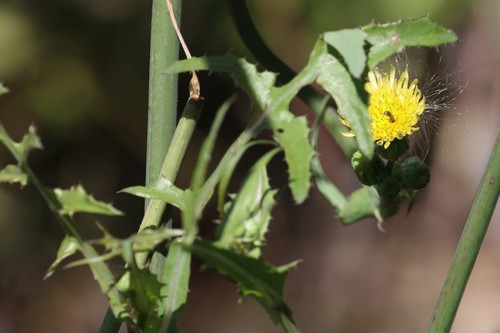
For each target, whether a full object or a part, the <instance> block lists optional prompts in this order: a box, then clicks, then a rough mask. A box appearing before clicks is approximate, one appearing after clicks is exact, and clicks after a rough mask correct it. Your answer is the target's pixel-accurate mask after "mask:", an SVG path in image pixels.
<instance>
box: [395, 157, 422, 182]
mask: <svg viewBox="0 0 500 333" xmlns="http://www.w3.org/2000/svg"><path fill="white" fill-rule="evenodd" d="M392 175H393V176H394V177H395V178H397V179H399V180H400V181H401V184H403V186H404V187H406V188H407V189H410V190H419V189H422V188H424V187H425V186H426V185H427V184H428V183H429V180H430V178H431V173H430V171H429V168H428V167H427V165H425V163H424V162H423V161H422V160H421V159H420V158H418V157H417V156H412V157H409V158H408V159H406V160H404V161H403V163H401V164H400V165H396V166H395V167H394V168H393V169H392Z"/></svg>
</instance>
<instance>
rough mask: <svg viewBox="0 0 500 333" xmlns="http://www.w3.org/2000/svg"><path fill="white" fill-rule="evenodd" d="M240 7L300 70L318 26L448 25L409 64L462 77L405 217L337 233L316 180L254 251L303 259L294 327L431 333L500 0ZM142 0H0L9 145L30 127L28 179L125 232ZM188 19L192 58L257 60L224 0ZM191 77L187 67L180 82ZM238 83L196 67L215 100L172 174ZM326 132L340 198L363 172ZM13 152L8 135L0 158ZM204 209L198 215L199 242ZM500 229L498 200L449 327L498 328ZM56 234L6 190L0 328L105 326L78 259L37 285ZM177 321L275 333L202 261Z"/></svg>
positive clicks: (186, 14)
mask: <svg viewBox="0 0 500 333" xmlns="http://www.w3.org/2000/svg"><path fill="white" fill-rule="evenodd" d="M250 5H251V8H252V11H253V13H254V17H255V20H256V22H257V23H258V25H259V28H260V30H261V32H262V33H263V35H264V37H265V39H266V41H267V42H268V43H269V44H270V45H271V48H272V49H273V50H274V51H275V52H276V53H277V54H278V55H279V56H280V57H282V59H283V60H284V61H285V62H287V63H288V64H290V65H291V66H292V67H293V68H295V69H297V70H299V69H300V68H301V67H302V66H303V65H304V64H305V62H306V60H307V56H308V52H309V51H310V49H311V47H312V45H313V43H314V41H315V40H316V38H317V36H318V34H319V33H321V32H323V31H328V30H336V29H340V28H347V27H356V26H359V25H363V24H367V23H369V22H370V21H371V20H374V21H376V22H384V21H389V20H395V19H399V18H414V17H419V16H422V15H426V14H430V16H431V17H432V18H433V19H434V20H436V21H438V22H440V23H441V24H443V25H445V26H446V27H448V28H451V29H454V30H455V31H456V32H457V33H458V35H459V38H460V41H459V43H457V44H456V45H455V46H451V47H447V48H445V49H443V50H441V51H440V52H438V53H435V52H434V53H432V52H429V51H425V50H424V51H419V52H418V54H420V55H421V56H420V57H421V58H420V59H418V61H419V62H423V63H425V62H427V61H435V59H436V57H437V58H442V60H441V61H440V66H442V68H444V72H445V75H448V74H450V75H451V76H449V77H450V78H451V80H452V81H455V82H456V83H457V85H459V86H462V87H465V89H464V91H463V92H462V93H461V94H460V95H458V97H457V98H456V100H455V102H454V105H453V107H452V108H450V109H448V110H446V111H445V112H444V114H443V121H442V123H441V128H440V130H439V132H438V134H437V138H436V140H435V141H434V146H433V150H432V156H431V166H432V179H431V183H430V185H429V186H428V187H427V188H426V189H425V190H424V191H422V193H421V194H420V195H419V197H418V201H417V202H416V204H415V207H414V208H413V210H412V211H411V213H410V214H409V216H406V214H405V212H402V213H400V214H399V215H398V216H397V217H395V218H393V219H391V220H390V221H388V223H387V224H386V229H387V232H386V233H381V232H380V231H378V229H377V227H376V224H375V222H374V221H371V220H368V221H364V222H360V223H357V224H355V225H352V226H349V227H343V226H342V225H341V224H340V222H339V221H337V220H336V219H335V214H334V211H333V210H332V209H331V208H330V207H329V206H328V204H327V203H326V202H325V201H324V199H323V198H322V197H321V196H319V195H318V194H317V192H316V191H315V190H313V192H312V195H311V197H310V199H309V200H308V201H307V202H306V203H305V204H304V205H302V206H295V205H294V204H293V203H292V201H291V200H290V197H289V195H288V194H285V195H284V196H283V197H282V198H281V200H280V205H279V206H278V207H277V208H276V209H275V212H274V215H275V217H274V220H273V223H272V224H271V231H270V233H269V236H268V246H267V247H266V249H265V251H264V256H265V258H266V259H268V260H269V261H271V262H272V263H274V264H277V265H278V264H284V263H287V262H289V261H291V260H295V259H298V258H302V259H303V262H302V263H301V264H300V266H299V268H298V269H297V270H295V271H293V272H291V274H290V276H289V279H288V281H287V284H286V289H285V299H286V300H287V301H288V303H289V305H290V306H291V308H292V309H293V311H294V314H295V318H296V320H297V322H298V324H299V326H300V327H301V328H302V330H303V332H305V333H310V332H311V333H323V332H343V333H350V332H353V333H354V332H374V333H382V332H384V333H387V332H388V333H393V332H397V333H399V332H408V333H413V332H415V333H418V332H424V331H425V327H426V326H427V322H428V320H429V318H430V316H431V313H432V310H433V307H434V304H435V301H436V299H437V296H438V294H439V290H440V288H441V284H442V282H443V280H444V277H445V275H446V272H447V270H448V266H449V262H450V260H451V258H452V255H453V251H454V247H455V245H456V243H457V240H458V238H459V236H460V232H461V229H462V226H463V224H464V221H465V218H466V216H467V212H468V209H469V207H470V204H471V201H472V198H473V195H474V192H475V190H476V187H477V185H478V182H479V179H480V177H481V175H482V172H483V170H484V168H485V165H486V163H487V159H488V156H489V153H490V151H491V148H492V146H493V143H494V140H495V137H496V135H497V133H498V131H499V129H500V111H499V110H500V99H499V98H500V97H499V96H500V84H499V80H498V77H499V74H500V70H499V60H500V57H499V52H500V40H499V39H498V35H499V33H500V25H499V23H498V22H500V3H499V2H497V1H495V0H485V1H473V0H459V1H453V0H420V1H411V0H403V1H401V0H374V1H368V0H364V1H363V0H356V1H341V0H317V1H307V0H293V1H291V0H275V1H264V0H258V1H253V2H251V4H250ZM150 7H151V3H150V2H149V1H139V0H10V1H9V0H3V1H1V2H0V80H1V81H3V82H4V84H5V85H6V86H8V87H9V88H10V90H11V93H10V94H8V95H6V96H2V97H1V98H0V120H1V121H2V123H3V124H4V125H5V127H6V128H7V129H8V131H9V132H10V133H11V135H12V136H14V137H15V138H16V139H19V138H20V137H21V136H22V134H23V133H24V132H25V131H26V129H27V127H28V126H29V124H31V123H35V124H36V125H37V127H38V129H39V132H40V135H41V137H42V141H43V143H44V146H45V150H44V151H38V152H35V153H33V154H32V156H31V160H30V161H31V163H32V165H33V168H34V169H35V171H36V173H37V174H38V175H39V176H40V178H41V179H42V180H43V182H44V183H45V184H46V185H48V186H53V187H55V186H57V187H64V188H66V187H69V186H71V185H74V184H78V183H81V184H83V185H84V186H85V187H86V189H87V190H88V191H89V192H90V193H93V194H94V195H95V196H96V197H97V198H98V199H101V200H105V201H110V202H113V203H114V205H115V206H117V207H118V208H119V209H121V210H123V211H124V212H125V213H126V215H125V217H124V218H113V219H106V218H101V217H99V218H98V219H99V221H102V222H103V223H105V225H106V227H108V228H109V229H110V230H111V231H112V232H113V233H114V234H115V235H117V236H121V237H125V236H127V235H130V234H131V233H133V232H134V231H135V230H136V229H137V227H138V224H139V221H140V218H141V213H142V209H143V203H142V202H141V200H139V199H136V198H133V197H131V196H128V195H125V194H117V193H116V191H118V190H119V189H121V188H124V187H126V186H131V185H136V184H142V183H143V181H144V168H145V163H144V159H145V144H146V141H145V137H146V120H147V89H148V69H149V67H148V66H149V64H148V59H149V26H150ZM182 30H183V32H184V34H185V37H186V38H187V41H188V44H189V45H190V47H191V49H192V52H193V53H194V54H195V55H204V54H209V55H215V54H221V53H224V52H226V51H227V50H232V51H233V52H234V53H235V54H237V55H238V56H247V57H249V59H252V58H251V56H250V55H249V52H248V51H247V50H246V49H245V48H244V46H243V45H242V44H241V42H240V41H239V39H238V36H237V34H236V32H235V31H234V28H233V26H232V24H231V20H230V18H229V15H228V13H227V8H226V6H225V2H224V1H214V0H204V1H185V3H184V8H183V18H182ZM431 51H432V50H431ZM410 66H411V64H410ZM423 67H424V68H426V66H423ZM424 70H425V69H424ZM186 84H187V80H186V78H185V77H181V79H180V87H181V88H183V87H186ZM232 88H233V86H232V84H231V83H230V82H229V81H228V80H227V79H226V78H224V77H223V76H219V75H209V76H207V75H202V89H203V94H204V95H205V97H206V99H207V106H206V108H205V110H204V114H203V116H202V119H201V121H200V125H199V128H198V131H197V133H196V137H195V139H194V140H193V145H192V149H191V152H190V154H189V156H187V158H186V164H185V168H184V171H183V172H182V174H181V177H180V180H179V184H181V185H183V184H187V182H188V180H189V171H190V168H191V167H190V166H191V165H192V163H193V161H194V159H195V157H196V150H197V147H198V145H199V143H200V142H201V140H202V139H203V137H204V135H205V134H206V131H207V128H208V126H209V124H210V121H211V119H212V118H213V114H214V112H215V110H216V108H217V106H218V105H219V104H220V103H221V102H222V101H223V100H224V99H225V98H227V97H228V96H229V95H231V93H232ZM182 90H183V92H181V94H180V97H179V100H180V101H181V103H180V104H181V106H182V101H184V100H185V98H186V96H185V95H184V94H185V93H184V90H185V89H182ZM294 106H295V110H294V111H295V112H297V113H300V114H307V113H308V111H307V110H306V109H305V107H304V106H303V105H302V104H301V103H295V104H294ZM248 114H249V110H248V106H247V105H246V104H245V103H240V104H239V107H237V108H234V110H233V112H232V114H231V115H230V116H229V118H228V119H227V120H226V126H225V132H224V133H222V135H221V138H220V140H219V141H220V142H221V147H220V148H219V150H220V152H221V151H222V149H223V147H225V146H227V144H228V142H230V141H229V140H231V139H232V138H234V137H235V136H236V135H237V131H238V130H240V129H241V128H243V126H244V122H243V121H244V119H245V118H246V117H247V116H248ZM321 134H322V135H321V136H320V147H319V148H320V152H321V159H322V161H323V164H324V168H325V170H326V171H327V173H328V175H329V177H330V178H331V179H332V180H333V181H334V182H335V183H336V184H338V186H339V187H340V188H341V189H342V190H343V191H344V192H345V193H349V192H351V191H353V190H354V189H355V188H357V187H358V186H359V183H358V182H357V181H356V179H355V177H354V176H353V174H352V171H351V170H350V168H349V164H348V162H347V161H346V159H345V158H344V157H343V156H342V154H341V153H340V150H339V149H338V147H337V146H336V145H335V143H334V142H333V140H332V139H330V138H329V137H328V135H326V133H324V132H323V133H321ZM11 162H12V159H11V157H10V156H9V155H8V154H7V152H6V151H5V149H4V148H3V147H1V148H0V165H1V166H3V165H5V164H7V163H11ZM248 163H250V160H249V162H248ZM276 165H277V170H273V171H271V174H272V175H273V179H274V180H275V181H276V182H277V183H280V182H281V184H283V182H284V181H285V179H284V176H283V175H282V174H281V173H282V165H280V164H279V161H278V163H277V164H276ZM236 185H237V184H236ZM403 210H404V209H403ZM208 215H210V214H208ZM213 217H214V216H208V218H207V220H206V221H203V223H204V224H203V226H202V231H203V232H204V233H205V234H206V236H207V237H210V236H211V232H212V231H213V228H212V221H211V218H213ZM94 218H95V217H84V218H81V224H82V226H83V227H84V228H85V229H88V233H89V234H90V235H93V236H96V233H95V231H94V228H93V223H92V222H93V219H94ZM499 223H500V212H498V211H497V212H496V213H495V215H494V217H493V220H492V222H491V226H490V229H489V232H488V234H487V235H486V240H485V242H484V245H483V248H482V251H481V253H480V255H479V259H478V262H477V265H476V267H475V270H474V272H473V274H472V276H471V280H470V283H469V286H468V289H467V290H466V293H465V296H464V299H463V302H462V305H461V307H460V310H459V312H458V315H457V319H456V321H455V325H454V327H453V330H452V332H454V333H469V332H475V333H498V332H500V301H499V300H500V245H499V244H500V242H499V241H500V239H499V236H498V235H499V234H500V225H499ZM62 237H63V234H62V231H61V228H60V227H59V226H58V225H57V223H56V222H55V220H54V218H53V217H52V216H51V215H50V213H49V212H48V210H47V209H46V207H45V206H44V204H43V202H42V201H41V199H40V198H39V197H38V195H37V193H36V192H35V191H34V190H33V189H32V188H31V187H27V188H26V189H23V190H20V189H19V187H18V186H8V185H5V184H4V185H1V186H0V333H16V332H47V333H48V332H58V333H59V332H77V333H78V332H82V333H83V332H96V331H97V330H98V327H99V325H100V322H101V319H102V317H103V315H104V312H105V309H106V307H107V303H106V300H105V298H104V297H103V296H102V295H101V294H100V292H99V290H98V287H97V284H96V283H95V282H94V281H93V280H92V277H91V275H90V273H89V271H88V269H87V268H85V267H83V268H77V269H70V270H63V271H59V272H58V273H57V274H55V276H54V277H52V278H50V279H49V280H47V281H42V277H43V275H44V274H45V271H46V269H47V267H48V266H49V265H50V263H51V262H52V260H53V259H54V256H55V252H56V250H57V247H58V245H59V242H60V241H61V239H62ZM181 331H182V332H188V333H197V332H222V333H223V332H228V333H229V332H241V333H245V332H249V333H250V332H252V333H255V332H280V329H279V328H277V327H275V326H274V325H273V324H272V323H271V322H270V319H269V318H268V316H267V314H266V313H265V312H264V311H263V310H262V309H261V308H260V307H259V305H258V304H256V302H254V301H253V300H252V299H245V300H244V301H243V303H242V304H238V303H237V293H236V289H235V286H234V285H232V284H231V283H229V282H227V281H226V280H224V279H223V278H221V277H219V276H217V275H216V274H214V273H213V272H212V271H202V270H200V263H199V262H198V261H195V263H194V265H193V279H192V284H191V293H190V295H189V300H188V305H187V307H186V309H185V312H184V313H183V315H182V318H181Z"/></svg>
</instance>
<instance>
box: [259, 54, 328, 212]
mask: <svg viewBox="0 0 500 333" xmlns="http://www.w3.org/2000/svg"><path fill="white" fill-rule="evenodd" d="M325 52H326V47H325V48H314V49H313V51H312V52H311V55H310V56H309V61H308V63H307V65H306V67H305V68H304V69H303V70H302V71H300V73H298V74H297V75H296V76H295V77H294V78H293V79H292V80H291V81H290V82H288V83H287V84H285V85H283V86H281V87H274V88H273V89H272V90H271V100H270V103H269V107H268V124H269V125H270V126H271V128H272V129H273V134H274V138H275V140H276V141H278V142H279V144H280V145H281V147H282V148H283V150H284V152H285V160H286V162H287V164H288V173H289V186H290V190H291V191H292V195H293V197H294V199H295V201H296V203H298V204H300V203H302V202H304V200H305V199H306V198H307V196H308V194H309V189H310V187H311V181H310V179H311V169H310V167H311V159H312V156H313V154H314V150H313V148H312V147H311V144H310V142H309V127H308V126H307V120H306V118H305V117H296V116H294V115H293V114H292V113H291V112H290V111H289V109H290V102H291V101H292V99H293V98H294V97H295V96H296V95H297V93H298V92H299V91H300V89H302V88H303V87H304V86H306V85H308V84H310V83H312V82H313V81H314V80H315V79H316V77H317V76H318V73H319V72H320V71H321V67H320V64H321V59H322V57H323V55H324V53H325Z"/></svg>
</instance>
